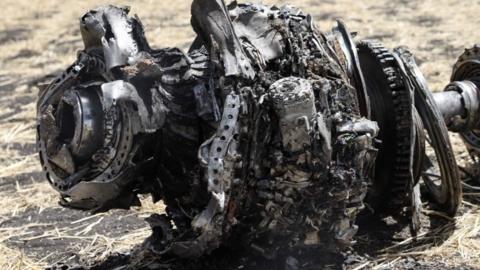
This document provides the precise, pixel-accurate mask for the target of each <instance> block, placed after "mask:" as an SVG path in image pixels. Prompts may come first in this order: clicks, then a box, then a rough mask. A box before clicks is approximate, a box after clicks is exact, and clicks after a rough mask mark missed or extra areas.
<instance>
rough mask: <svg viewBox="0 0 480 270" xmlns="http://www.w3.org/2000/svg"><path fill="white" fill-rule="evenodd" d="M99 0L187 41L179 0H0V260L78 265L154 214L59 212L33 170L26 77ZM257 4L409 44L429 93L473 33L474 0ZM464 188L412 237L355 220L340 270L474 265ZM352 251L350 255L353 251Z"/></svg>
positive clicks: (56, 64) (475, 222) (476, 218)
mask: <svg viewBox="0 0 480 270" xmlns="http://www.w3.org/2000/svg"><path fill="white" fill-rule="evenodd" d="M102 3H112V4H118V5H129V6H131V7H132V11H131V12H132V13H136V14H138V15H139V17H140V18H141V19H142V21H143V23H144V25H145V26H146V32H147V38H148V39H149V40H150V42H151V43H152V45H153V46H154V47H180V48H182V49H186V48H187V47H188V46H189V44H190V42H191V41H192V39H193V32H192V30H191V29H190V24H189V22H190V1H188V0H175V1H166V0H157V1H153V0H136V1H131V3H129V2H128V1H114V0H112V1H104V0H101V1H99V0H95V1H94V0H85V1H60V0H48V1H45V0H1V9H2V12H1V13H2V16H1V19H0V148H1V149H0V198H1V200H0V269H43V268H44V267H45V266H47V265H51V264H54V263H56V262H66V263H78V262H83V263H85V262H92V261H96V260H104V259H106V258H108V257H109V256H110V255H111V254H114V253H116V252H128V251H129V250H130V249H132V248H133V247H134V246H135V245H138V244H140V243H141V242H142V240H143V239H144V238H145V237H147V236H148V235H149V229H148V228H147V224H146V222H145V221H144V218H145V217H146V216H148V215H149V214H150V213H154V212H162V211H163V206H162V205H161V204H157V205H153V204H152V203H151V202H150V201H149V198H144V200H143V202H144V205H143V206H142V207H140V208H136V209H132V210H129V211H112V212H109V213H105V214H98V215H95V216H91V215H89V214H88V213H84V212H78V211H73V210H68V209H63V208H61V207H59V206H58V204H57V194H56V193H55V192H54V190H53V189H52V188H50V187H49V185H48V184H47V183H46V181H45V180H44V178H43V175H42V173H41V170H40V166H39V161H38V158H37V154H36V149H35V148H36V146H35V99H36V95H37V91H38V88H37V87H36V85H37V84H38V82H39V81H42V80H43V79H42V78H43V77H44V76H45V75H54V74H58V73H59V72H60V71H62V70H63V69H64V68H66V67H67V66H68V65H69V64H70V63H72V62H73V61H74V60H75V57H76V52H77V51H78V50H79V49H81V48H82V42H81V38H80V33H79V29H78V18H79V17H80V16H81V15H82V14H83V13H84V12H85V11H87V10H88V9H90V8H94V7H96V6H98V5H101V4H102ZM264 3H271V4H277V5H283V4H287V3H288V4H292V5H295V6H299V7H301V8H302V9H303V10H304V11H305V12H307V13H310V14H311V15H312V16H313V17H314V19H315V21H316V23H317V26H318V28H319V29H321V30H329V29H331V28H332V27H333V26H334V25H335V21H334V20H335V19H336V18H342V19H343V20H344V21H345V22H346V24H347V25H348V27H349V29H350V30H351V31H354V32H358V37H359V38H362V39H364V38H369V39H370V38H375V39H379V40H381V41H382V42H384V43H385V44H386V45H387V46H388V47H390V48H393V47H396V46H400V45H405V46H408V47H409V48H410V49H411V50H412V51H413V52H414V53H415V54H416V56H417V59H418V62H419V63H420V68H421V69H422V71H423V72H424V73H425V75H426V77H427V79H428V81H429V82H430V86H431V87H432V89H434V90H441V89H443V87H444V86H445V85H446V84H447V83H448V81H449V78H450V72H451V67H452V65H453V63H454V62H455V60H456V58H457V57H458V56H459V55H460V54H461V53H462V51H463V50H464V48H465V47H470V46H473V44H474V43H475V42H480V40H479V39H480V36H479V35H478V29H479V26H480V16H478V14H479V12H480V0H469V1H465V0H375V1H373V0H336V1H335V0H276V1H275V0H270V1H264ZM452 142H453V143H454V145H455V148H456V151H457V154H458V157H459V163H460V164H464V163H465V162H467V161H468V157H467V154H466V152H465V149H464V147H463V146H462V144H461V142H460V140H459V139H458V137H456V136H452ZM475 196H478V194H474V193H472V194H466V196H465V201H464V204H463V206H462V209H461V211H460V214H459V215H458V216H457V217H456V218H455V220H454V221H455V222H454V223H452V222H449V220H448V219H447V218H445V217H442V214H441V213H437V212H434V211H429V210H426V211H424V215H425V216H424V218H423V219H424V221H425V224H424V228H423V229H424V231H423V232H422V233H421V234H420V237H419V241H418V242H416V243H412V239H411V238H408V237H406V236H405V234H402V233H400V234H399V232H401V231H402V230H403V231H404V230H405V227H404V226H403V227H402V228H397V227H401V226H399V225H398V224H395V222H393V221H389V220H388V219H385V220H382V221H378V222H377V223H378V224H377V223H372V222H365V220H362V221H361V222H360V225H362V224H363V226H362V227H361V231H360V233H359V237H358V238H359V243H358V245H357V246H356V248H355V250H354V253H352V254H350V257H349V258H350V259H351V262H350V263H349V264H348V266H347V268H349V269H355V270H359V269H434V268H439V269H480V208H479V207H478V206H477V205H476V204H475V203H472V202H475V198H472V197H475ZM397 235H403V236H398V238H396V237H397ZM386 243H388V244H389V245H386ZM392 245H393V247H391V246H392ZM389 246H390V247H389ZM354 254H357V255H358V256H359V259H352V258H354V257H355V256H357V255H355V256H354ZM337 266H338V267H341V265H337ZM337 266H332V267H333V268H335V267H337ZM325 269H327V267H325Z"/></svg>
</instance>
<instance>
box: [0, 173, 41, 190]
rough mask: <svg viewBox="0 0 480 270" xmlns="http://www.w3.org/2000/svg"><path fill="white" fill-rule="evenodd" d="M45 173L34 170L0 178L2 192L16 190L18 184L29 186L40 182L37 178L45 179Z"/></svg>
mask: <svg viewBox="0 0 480 270" xmlns="http://www.w3.org/2000/svg"><path fill="white" fill-rule="evenodd" d="M44 175H45V174H44V173H43V172H42V171H33V172H28V173H21V174H17V175H15V176H11V177H3V178H0V192H15V191H16V188H17V185H20V186H28V185H31V184H34V183H38V182H39V181H38V180H36V179H43V178H44ZM42 182H43V180H42Z"/></svg>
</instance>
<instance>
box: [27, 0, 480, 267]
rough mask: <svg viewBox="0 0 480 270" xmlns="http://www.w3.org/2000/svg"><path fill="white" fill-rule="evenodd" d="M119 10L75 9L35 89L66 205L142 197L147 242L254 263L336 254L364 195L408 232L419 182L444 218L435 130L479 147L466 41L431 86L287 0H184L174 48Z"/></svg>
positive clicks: (448, 185) (46, 163) (127, 202)
mask: <svg viewBox="0 0 480 270" xmlns="http://www.w3.org/2000/svg"><path fill="white" fill-rule="evenodd" d="M128 12H129V10H128V8H119V7H114V6H104V7H100V8H98V9H95V10H92V11H89V12H88V13H86V14H85V15H84V16H83V17H82V18H81V19H80V29H81V34H82V38H83V41H84V44H85V48H84V49H83V50H82V51H81V52H80V53H79V54H78V58H77V61H76V62H75V63H74V64H72V65H71V66H70V67H69V68H68V69H67V70H66V71H65V72H64V73H63V74H61V75H60V76H59V77H58V78H57V79H56V80H55V81H53V82H52V83H51V84H50V85H49V86H48V87H46V88H45V89H43V90H42V91H41V92H40V94H39V99H38V104H37V112H38V114H37V120H38V125H37V134H38V146H39V150H40V160H41V163H42V166H43V169H44V171H45V172H46V178H47V179H48V181H49V182H50V183H51V184H52V186H53V187H54V188H55V189H57V190H58V191H59V193H60V194H61V201H60V202H61V204H62V205H64V206H66V207H73V208H79V209H84V210H91V211H93V212H99V211H107V210H108V209H111V208H128V207H130V206H132V205H138V204H139V200H138V197H137V195H138V194H151V195H152V197H153V199H154V200H155V201H160V200H161V201H163V203H164V204H165V205H166V212H165V213H163V214H160V213H159V214H158V215H153V216H152V217H150V218H149V219H148V221H149V222H150V224H151V226H152V229H153V234H152V236H151V237H150V238H149V239H147V241H146V245H147V246H148V247H149V249H150V250H151V251H152V252H154V253H155V254H157V255H158V256H160V257H161V256H169V257H171V256H174V257H180V258H192V257H200V256H202V255H204V254H208V253H210V252H212V251H213V250H215V249H217V248H218V247H220V246H222V245H233V244H232V242H231V241H228V240H229V239H240V240H239V241H234V242H235V245H242V246H245V247H250V248H251V249H252V250H254V251H255V252H257V253H260V254H261V255H263V256H265V257H274V256H275V254H276V253H277V252H278V251H279V250H284V249H293V248H297V247H298V248H304V247H322V248H327V249H329V250H333V251H339V250H342V249H345V248H346V247H349V246H351V245H353V244H354V243H355V238H354V236H355V233H356V232H357V226H356V225H355V219H356V216H357V215H358V213H359V212H360V211H362V210H363V209H364V208H365V205H369V207H370V208H371V209H373V210H374V211H375V212H376V213H379V214H392V213H396V214H398V213H402V214H403V215H408V216H409V217H410V218H411V224H412V232H413V233H415V231H416V229H417V228H418V226H419V219H418V212H419V211H420V207H421V201H420V191H419V190H420V189H419V186H420V183H425V185H426V187H427V189H428V190H429V191H430V192H431V195H432V196H431V197H432V198H433V199H434V201H435V202H436V204H437V205H438V208H439V209H440V210H442V211H445V212H446V213H448V214H449V215H455V213H456V211H457V208H458V205H459V202H460V199H461V182H460V177H459V174H458V168H457V165H456V162H455V158H454V155H453V151H452V148H451V145H450V142H449V138H448V130H450V131H454V132H460V133H461V134H462V136H463V138H464V140H465V142H466V144H467V145H468V147H469V149H470V150H471V152H472V155H476V156H478V152H479V151H480V150H479V149H480V143H479V141H480V135H479V134H480V133H479V132H478V128H479V119H478V118H479V113H478V109H479V99H478V97H479V96H478V94H479V89H478V87H479V83H478V82H479V80H478V78H479V76H480V72H479V70H480V69H479V68H480V64H479V63H480V49H478V47H474V48H473V49H469V50H467V51H466V52H465V54H464V55H462V56H461V57H460V59H459V61H458V63H457V64H455V67H454V72H453V75H452V83H451V84H449V85H448V86H447V88H446V90H445V91H444V92H441V93H435V94H432V93H431V92H430V90H429V89H428V85H427V84H426V81H425V79H424V78H423V76H422V74H421V72H420V71H419V69H418V67H417V65H416V64H415V60H414V57H413V56H412V54H411V53H410V52H409V51H408V50H407V49H405V48H397V49H395V50H393V51H391V50H389V49H387V48H385V47H383V45H382V44H381V43H379V42H378V41H370V40H360V41H358V40H354V39H353V38H352V36H351V34H350V32H349V31H348V30H347V29H346V26H345V25H344V24H343V23H342V22H338V26H337V27H335V28H334V29H332V30H331V31H330V32H321V31H319V30H317V28H316V27H315V25H314V23H313V20H312V17H311V16H309V15H307V14H305V13H303V12H302V11H300V10H298V9H296V8H294V7H291V6H284V7H281V8H278V7H275V6H273V7H267V6H262V5H254V4H238V3H236V2H233V3H232V4H230V5H229V6H226V5H225V4H224V3H223V1H221V0H194V1H193V4H192V26H193V29H194V30H195V31H196V33H197V37H196V39H195V40H194V41H193V42H192V46H191V48H190V50H189V51H188V52H187V53H184V52H182V51H180V50H179V49H176V48H168V49H153V48H151V47H150V46H149V44H148V42H147V40H146V38H145V35H144V32H143V26H142V24H141V22H140V20H139V18H137V17H130V16H129V15H128ZM426 142H428V143H427V145H426ZM428 147H430V148H431V149H433V150H434V151H431V152H429V153H430V154H429V155H427V154H426V153H427V151H426V148H428ZM432 153H434V154H432ZM421 180H422V181H421ZM239 236H241V237H239Z"/></svg>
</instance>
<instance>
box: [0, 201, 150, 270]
mask: <svg viewBox="0 0 480 270" xmlns="http://www.w3.org/2000/svg"><path fill="white" fill-rule="evenodd" d="M146 226H147V225H146V222H145V221H144V220H143V219H142V218H140V217H138V216H137V215H134V214H131V213H128V212H127V211H123V210H116V211H112V212H110V213H108V214H103V215H102V214H100V215H95V216H91V215H90V213H88V212H82V211H78V210H72V209H66V208H61V207H51V208H47V209H40V208H35V207H32V208H28V209H27V210H26V211H24V212H21V213H18V214H17V215H15V216H13V217H10V218H9V219H6V220H3V221H2V222H1V223H0V231H4V232H5V231H8V230H12V235H11V236H10V237H8V239H7V240H6V241H4V244H6V245H7V246H8V247H11V248H16V249H20V250H23V251H24V252H25V254H26V255H27V256H29V257H31V258H35V259H37V260H42V259H44V261H46V262H49V263H52V264H53V263H56V262H58V261H62V262H64V263H66V264H78V263H80V262H81V260H82V250H83V253H87V254H83V257H88V256H91V255H92V256H93V255H98V254H95V252H99V253H102V252H104V251H105V250H107V249H108V246H109V244H110V243H109V241H114V239H115V238H118V237H120V236H123V235H128V234H130V233H132V232H135V231H136V230H139V229H142V228H145V227H146ZM95 246H97V248H94V247H95ZM85 247H87V249H85ZM88 247H90V248H91V249H88ZM59 251H61V252H59Z"/></svg>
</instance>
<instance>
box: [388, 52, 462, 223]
mask: <svg viewBox="0 0 480 270" xmlns="http://www.w3.org/2000/svg"><path fill="white" fill-rule="evenodd" d="M395 54H396V56H397V57H398V58H399V59H400V61H401V62H402V63H403V65H404V67H405V71H406V75H407V76H408V79H409V80H410V81H411V82H412V83H413V85H414V88H415V106H416V108H417V110H418V113H419V114H420V117H421V118H422V122H423V124H424V126H425V130H426V132H427V134H428V137H429V138H430V140H429V143H430V145H431V147H432V148H433V150H434V152H435V157H434V159H432V158H428V157H425V160H424V163H423V164H424V169H423V172H422V179H423V181H424V182H425V185H426V186H427V189H428V190H429V192H430V194H431V195H432V198H433V200H434V201H435V202H436V203H437V204H438V206H439V207H440V209H441V210H442V211H444V212H446V213H447V214H449V215H451V216H454V215H455V214H456V212H457V210H458V207H459V205H460V203H461V197H462V185H461V179H460V175H459V171H458V167H457V163H456V160H455V156H454V153H453V149H452V145H451V144H450V138H449V136H448V130H447V126H446V125H445V122H444V120H443V116H442V114H441V112H440V110H439V109H438V107H437V105H436V103H435V100H434V98H433V96H432V93H431V91H430V89H429V87H428V84H427V82H426V80H425V77H424V76H423V74H422V72H421V71H420V69H419V68H418V66H417V64H416V62H415V59H414V57H413V55H412V54H411V53H410V52H409V51H408V50H406V49H403V48H397V49H395ZM435 162H436V163H438V167H439V168H438V169H439V175H432V174H431V173H430V172H429V171H428V170H429V169H430V168H432V165H433V163H435Z"/></svg>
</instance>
